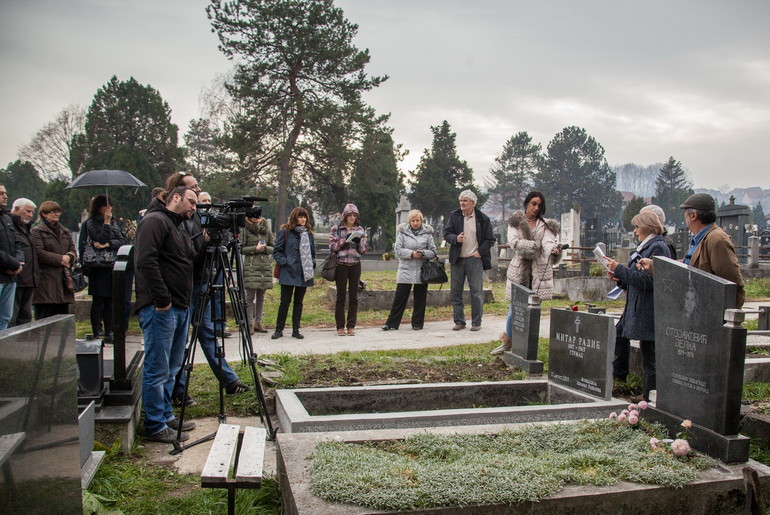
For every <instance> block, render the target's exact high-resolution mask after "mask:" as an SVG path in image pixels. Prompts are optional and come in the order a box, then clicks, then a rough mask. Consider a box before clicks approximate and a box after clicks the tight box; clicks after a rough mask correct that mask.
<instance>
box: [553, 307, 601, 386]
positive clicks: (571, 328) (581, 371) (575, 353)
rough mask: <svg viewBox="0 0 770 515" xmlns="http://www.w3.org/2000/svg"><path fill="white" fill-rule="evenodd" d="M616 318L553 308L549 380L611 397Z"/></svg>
mask: <svg viewBox="0 0 770 515" xmlns="http://www.w3.org/2000/svg"><path fill="white" fill-rule="evenodd" d="M614 349H615V319H614V318H613V317H611V316H609V315H605V314H600V313H587V312H585V311H572V310H569V309H560V308H551V331H550V345H549V351H548V354H549V358H548V360H549V361H548V380H549V381H551V382H552V383H555V384H560V385H563V386H567V387H569V388H572V389H574V390H576V391H579V392H582V393H585V394H587V395H591V396H593V397H598V398H600V399H604V400H610V398H612V358H613V353H614Z"/></svg>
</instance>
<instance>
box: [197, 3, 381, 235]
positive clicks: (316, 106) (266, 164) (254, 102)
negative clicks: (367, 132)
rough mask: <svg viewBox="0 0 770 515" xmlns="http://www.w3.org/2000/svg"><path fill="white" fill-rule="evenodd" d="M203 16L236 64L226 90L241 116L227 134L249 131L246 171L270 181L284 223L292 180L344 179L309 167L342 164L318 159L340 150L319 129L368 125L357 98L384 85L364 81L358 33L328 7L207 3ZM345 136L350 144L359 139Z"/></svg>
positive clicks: (245, 138) (363, 58) (378, 80)
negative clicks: (328, 123)
mask: <svg viewBox="0 0 770 515" xmlns="http://www.w3.org/2000/svg"><path fill="white" fill-rule="evenodd" d="M206 11H207V13H208V16H209V18H210V19H211V20H212V26H213V30H214V31H215V32H216V33H217V35H218V36H219V40H220V46H219V48H220V50H222V52H224V54H225V55H226V56H227V57H228V58H237V59H239V60H240V61H241V63H242V64H240V65H239V66H238V68H237V72H236V75H235V78H234V80H233V82H232V83H231V85H230V86H231V88H230V89H231V92H232V94H233V96H234V97H236V98H237V99H238V101H240V102H242V103H243V106H244V112H243V115H242V116H240V117H239V118H238V119H237V120H235V121H234V122H233V123H232V127H233V128H234V130H235V129H237V130H241V131H243V130H248V133H247V134H245V135H244V136H242V140H243V141H244V142H246V143H248V145H249V146H250V147H251V148H252V149H254V150H255V152H253V153H252V155H253V156H256V157H255V158H254V160H253V165H254V166H253V167H252V171H253V172H254V173H255V174H268V175H271V177H275V183H276V184H277V196H278V217H279V218H280V219H282V220H283V219H285V215H286V212H287V211H286V203H287V199H288V195H289V193H290V186H291V185H292V184H294V183H295V182H296V179H298V178H300V177H307V176H308V174H311V173H320V172H327V171H328V172H330V173H333V174H340V175H344V173H349V172H350V169H349V168H347V169H346V170H340V169H337V168H327V167H326V164H327V163H318V162H315V161H313V158H314V157H317V156H319V155H324V154H325V155H326V156H327V157H329V156H330V155H335V157H336V158H340V157H341V156H340V155H339V152H337V151H336V150H334V149H332V152H331V153H330V152H324V151H323V148H324V147H328V146H333V145H335V144H338V143H339V142H337V141H330V140H328V139H327V137H328V136H329V135H330V133H329V132H328V131H326V130H324V121H325V120H329V119H334V120H336V121H339V120H342V119H346V120H350V121H351V122H352V123H358V122H359V118H360V117H367V116H368V115H369V114H370V112H369V110H368V109H367V107H366V105H365V104H364V103H363V102H362V100H361V95H362V93H363V92H365V91H368V90H370V89H372V88H374V87H376V86H378V85H379V84H380V83H381V82H382V81H384V80H385V79H386V77H369V76H367V75H366V73H365V72H364V68H365V66H366V65H367V64H368V62H369V53H368V51H366V50H364V51H361V50H359V49H358V48H356V47H355V46H354V45H353V44H352V40H353V38H354V37H355V35H356V33H357V31H358V26H357V25H355V24H352V23H350V22H349V21H348V20H347V19H346V18H345V16H344V13H343V12H342V10H341V9H340V8H338V7H335V6H334V2H333V0H247V1H229V2H225V1H222V0H212V2H211V4H210V5H209V6H208V7H207V9H206ZM347 134H348V135H351V136H352V137H353V138H355V137H356V136H360V135H361V131H358V132H357V134H356V131H355V130H351V131H348V132H347ZM346 146H347V145H346ZM349 148H350V147H349ZM311 150H314V152H311ZM342 159H344V157H342ZM347 164H348V165H349V162H347ZM340 175H337V176H336V177H335V179H339V177H340ZM331 182H334V180H332V181H327V183H331Z"/></svg>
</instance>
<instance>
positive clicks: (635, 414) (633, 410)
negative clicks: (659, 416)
mask: <svg viewBox="0 0 770 515" xmlns="http://www.w3.org/2000/svg"><path fill="white" fill-rule="evenodd" d="M631 415H633V416H635V417H638V416H639V412H638V411H636V410H635V409H632V410H631V411H630V412H628V416H629V417H630V416H631Z"/></svg>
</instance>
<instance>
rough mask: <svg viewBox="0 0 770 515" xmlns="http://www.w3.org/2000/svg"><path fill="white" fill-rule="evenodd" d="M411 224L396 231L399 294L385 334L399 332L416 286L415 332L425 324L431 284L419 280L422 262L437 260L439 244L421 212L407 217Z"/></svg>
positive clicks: (415, 212)
mask: <svg viewBox="0 0 770 515" xmlns="http://www.w3.org/2000/svg"><path fill="white" fill-rule="evenodd" d="M407 220H408V222H409V223H406V224H401V225H399V226H398V228H397V229H396V243H395V245H394V246H393V252H394V253H395V254H396V257H398V274H397V275H396V283H397V284H396V295H395V296H394V297H393V306H392V307H391V308H390V315H388V320H387V321H386V322H385V325H384V326H382V330H383V331H390V330H391V329H398V326H399V325H401V317H402V316H403V315H404V310H405V309H406V303H407V301H408V300H409V291H410V290H411V289H412V286H413V285H414V306H413V308H412V329H414V330H415V331H419V330H420V329H422V326H423V324H424V323H425V303H426V301H427V298H428V285H427V284H425V283H423V282H422V281H421V280H420V268H421V267H422V264H423V262H425V261H427V260H430V259H433V258H435V257H436V243H435V242H434V241H433V228H432V227H431V226H430V225H428V224H426V223H424V222H425V219H424V217H423V216H422V213H421V212H420V211H418V210H417V209H412V210H411V211H409V214H408V215H407Z"/></svg>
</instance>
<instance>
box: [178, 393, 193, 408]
mask: <svg viewBox="0 0 770 515" xmlns="http://www.w3.org/2000/svg"><path fill="white" fill-rule="evenodd" d="M171 402H172V403H173V404H174V407H176V408H181V407H182V404H184V405H185V406H195V405H196V404H198V403H197V402H195V399H193V398H192V397H190V396H189V395H185V396H184V403H183V402H182V396H181V395H174V397H173V398H172V399H171Z"/></svg>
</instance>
